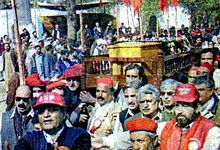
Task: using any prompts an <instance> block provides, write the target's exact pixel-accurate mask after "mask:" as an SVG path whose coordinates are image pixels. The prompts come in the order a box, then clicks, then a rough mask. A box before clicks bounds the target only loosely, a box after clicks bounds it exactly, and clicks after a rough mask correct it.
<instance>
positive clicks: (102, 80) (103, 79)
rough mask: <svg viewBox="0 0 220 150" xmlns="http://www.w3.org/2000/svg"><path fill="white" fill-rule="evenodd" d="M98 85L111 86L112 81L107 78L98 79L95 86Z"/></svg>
mask: <svg viewBox="0 0 220 150" xmlns="http://www.w3.org/2000/svg"><path fill="white" fill-rule="evenodd" d="M100 83H104V84H108V85H109V86H113V81H112V80H111V79H109V78H99V79H98V80H97V85H98V84H100Z"/></svg>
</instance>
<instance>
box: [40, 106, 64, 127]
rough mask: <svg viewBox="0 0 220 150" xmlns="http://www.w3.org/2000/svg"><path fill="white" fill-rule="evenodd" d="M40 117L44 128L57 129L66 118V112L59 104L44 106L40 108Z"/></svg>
mask: <svg viewBox="0 0 220 150" xmlns="http://www.w3.org/2000/svg"><path fill="white" fill-rule="evenodd" d="M38 119H39V123H40V125H41V127H42V129H43V130H45V131H52V130H55V129H57V128H58V127H59V126H60V125H61V124H62V123H63V122H64V119H65V113H64V112H62V111H61V108H60V107H58V106H47V107H46V106H43V107H41V108H39V109H38Z"/></svg>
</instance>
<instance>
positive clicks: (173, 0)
mask: <svg viewBox="0 0 220 150" xmlns="http://www.w3.org/2000/svg"><path fill="white" fill-rule="evenodd" d="M171 3H172V5H173V6H174V7H175V8H177V5H178V0H171Z"/></svg>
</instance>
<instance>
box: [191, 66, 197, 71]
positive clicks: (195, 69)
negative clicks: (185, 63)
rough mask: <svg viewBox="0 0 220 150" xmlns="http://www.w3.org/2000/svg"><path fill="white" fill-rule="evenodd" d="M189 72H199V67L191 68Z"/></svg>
mask: <svg viewBox="0 0 220 150" xmlns="http://www.w3.org/2000/svg"><path fill="white" fill-rule="evenodd" d="M189 71H196V72H197V71H199V67H198V66H192V67H191V68H190V69H189Z"/></svg>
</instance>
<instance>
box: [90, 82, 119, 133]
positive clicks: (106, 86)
mask: <svg viewBox="0 0 220 150" xmlns="http://www.w3.org/2000/svg"><path fill="white" fill-rule="evenodd" d="M112 86H113V82H112V80H110V79H108V78H100V79H98V80H97V88H96V99H97V100H96V101H97V102H96V103H95V107H94V109H93V111H92V112H91V113H90V118H89V121H88V130H89V131H90V133H91V134H92V135H93V136H94V137H104V136H107V135H109V134H111V133H112V132H113V130H114V117H113V114H114V112H115V111H117V108H118V106H117V103H115V102H114V96H113V94H114V89H113V87H112Z"/></svg>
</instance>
